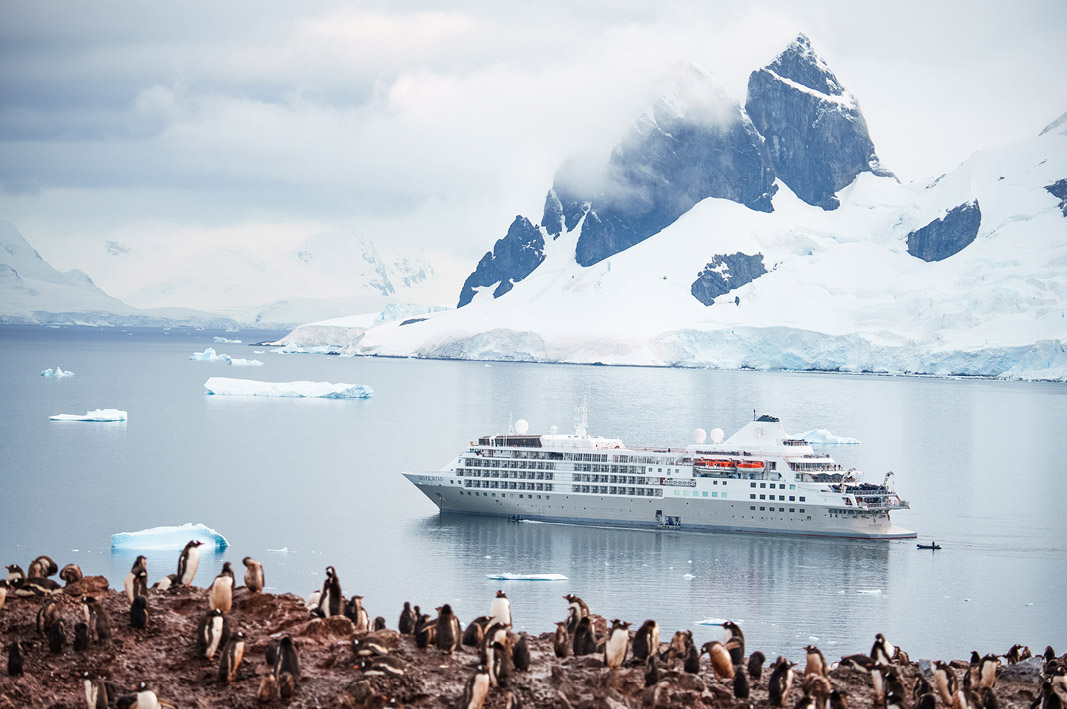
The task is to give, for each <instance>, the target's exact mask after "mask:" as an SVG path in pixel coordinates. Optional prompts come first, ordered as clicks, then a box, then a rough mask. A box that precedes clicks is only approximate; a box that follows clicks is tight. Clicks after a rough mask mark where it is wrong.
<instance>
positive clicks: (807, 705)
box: [796, 694, 899, 709]
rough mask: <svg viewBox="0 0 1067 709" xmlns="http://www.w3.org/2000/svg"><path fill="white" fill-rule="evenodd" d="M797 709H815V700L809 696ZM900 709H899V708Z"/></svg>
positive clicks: (802, 698)
mask: <svg viewBox="0 0 1067 709" xmlns="http://www.w3.org/2000/svg"><path fill="white" fill-rule="evenodd" d="M796 709H815V699H814V698H813V697H811V696H809V695H807V694H805V695H804V696H803V697H801V698H800V700H799V701H798V702H797V704H796ZM897 709H899V708H897Z"/></svg>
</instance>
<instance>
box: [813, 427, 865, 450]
mask: <svg viewBox="0 0 1067 709" xmlns="http://www.w3.org/2000/svg"><path fill="white" fill-rule="evenodd" d="M799 437H800V438H803V439H804V440H805V441H807V442H808V443H815V444H818V445H820V446H846V445H849V446H851V445H856V444H857V443H859V442H860V439H858V438H849V437H848V436H835V435H834V434H833V433H831V432H830V431H829V429H825V428H815V429H812V430H810V431H807V432H806V433H802V434H800V436H799Z"/></svg>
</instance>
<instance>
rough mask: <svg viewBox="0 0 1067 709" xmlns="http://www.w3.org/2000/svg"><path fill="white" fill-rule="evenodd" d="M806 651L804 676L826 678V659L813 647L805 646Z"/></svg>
mask: <svg viewBox="0 0 1067 709" xmlns="http://www.w3.org/2000/svg"><path fill="white" fill-rule="evenodd" d="M804 649H805V650H806V651H807V653H808V655H807V663H806V664H805V665H804V674H806V675H821V676H823V677H826V676H827V674H826V673H827V666H826V657H825V656H823V654H822V651H821V650H819V648H817V647H815V646H814V645H805V646H804Z"/></svg>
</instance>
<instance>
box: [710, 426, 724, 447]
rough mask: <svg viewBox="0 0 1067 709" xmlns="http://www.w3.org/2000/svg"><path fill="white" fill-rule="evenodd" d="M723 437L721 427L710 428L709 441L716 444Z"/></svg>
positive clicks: (720, 441)
mask: <svg viewBox="0 0 1067 709" xmlns="http://www.w3.org/2000/svg"><path fill="white" fill-rule="evenodd" d="M724 438H726V434H725V433H723V431H722V429H721V428H713V429H711V442H712V443H714V444H716V445H718V444H719V443H722V440H723V439H724Z"/></svg>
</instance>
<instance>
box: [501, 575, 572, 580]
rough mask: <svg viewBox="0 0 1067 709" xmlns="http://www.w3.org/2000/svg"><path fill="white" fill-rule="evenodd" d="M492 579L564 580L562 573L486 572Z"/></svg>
mask: <svg viewBox="0 0 1067 709" xmlns="http://www.w3.org/2000/svg"><path fill="white" fill-rule="evenodd" d="M485 577H486V578H487V579H491V580H493V581H566V580H567V577H566V576H564V575H563V574H486V575H485Z"/></svg>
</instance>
